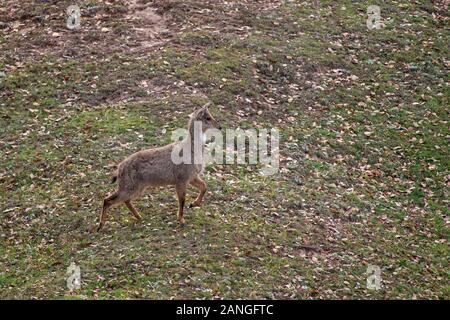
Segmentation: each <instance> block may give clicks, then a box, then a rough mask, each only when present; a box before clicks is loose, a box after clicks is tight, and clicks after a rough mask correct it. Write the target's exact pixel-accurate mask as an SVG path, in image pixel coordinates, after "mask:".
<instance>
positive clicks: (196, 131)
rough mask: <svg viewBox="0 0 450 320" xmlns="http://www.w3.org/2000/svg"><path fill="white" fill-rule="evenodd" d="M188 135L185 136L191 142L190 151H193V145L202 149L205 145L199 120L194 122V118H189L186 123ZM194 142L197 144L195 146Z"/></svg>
mask: <svg viewBox="0 0 450 320" xmlns="http://www.w3.org/2000/svg"><path fill="white" fill-rule="evenodd" d="M188 131H189V136H188V137H187V138H186V139H187V142H188V143H190V144H191V152H195V147H197V148H200V150H203V147H204V146H205V139H204V133H203V130H202V126H201V122H198V123H197V124H196V123H195V120H194V119H190V120H189V124H188ZM196 144H199V145H198V146H196Z"/></svg>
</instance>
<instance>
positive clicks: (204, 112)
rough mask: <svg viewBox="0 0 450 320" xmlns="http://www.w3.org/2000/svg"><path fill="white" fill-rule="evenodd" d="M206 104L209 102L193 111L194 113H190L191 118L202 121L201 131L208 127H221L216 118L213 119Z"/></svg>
mask: <svg viewBox="0 0 450 320" xmlns="http://www.w3.org/2000/svg"><path fill="white" fill-rule="evenodd" d="M208 106H209V103H207V104H205V105H204V106H203V107H201V108H199V109H197V110H196V111H194V113H193V114H192V115H191V118H192V120H194V121H200V122H201V123H202V131H203V132H205V131H206V130H208V129H219V130H221V129H222V127H221V126H220V124H219V122H218V121H217V120H216V119H214V117H213V116H212V115H211V112H209V109H208Z"/></svg>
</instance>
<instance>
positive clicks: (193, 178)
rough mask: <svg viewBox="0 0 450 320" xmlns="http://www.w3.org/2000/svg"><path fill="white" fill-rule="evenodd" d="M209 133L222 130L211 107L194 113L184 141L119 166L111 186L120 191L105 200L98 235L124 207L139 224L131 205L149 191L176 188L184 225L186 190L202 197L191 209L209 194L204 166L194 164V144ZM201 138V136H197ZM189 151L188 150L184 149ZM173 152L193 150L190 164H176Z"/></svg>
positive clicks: (138, 155)
mask: <svg viewBox="0 0 450 320" xmlns="http://www.w3.org/2000/svg"><path fill="white" fill-rule="evenodd" d="M195 123H201V130H200V131H199V132H197V131H198V130H194V124H195ZM208 129H219V130H220V129H221V127H220V125H219V123H218V122H217V121H216V119H214V118H213V116H212V115H211V113H210V112H209V110H208V104H207V105H205V106H203V107H201V108H199V109H197V110H195V111H194V112H193V113H192V114H191V115H190V119H189V123H188V131H189V134H188V135H187V137H185V138H184V139H183V140H181V141H178V142H174V143H171V144H169V145H166V146H163V147H159V148H154V149H146V150H142V151H139V152H136V153H134V154H132V155H131V156H129V157H128V158H126V159H125V160H123V161H122V162H121V163H119V165H118V167H117V170H116V171H115V173H114V175H113V179H112V182H113V183H114V182H116V181H117V183H118V188H117V190H116V191H114V192H113V193H112V194H111V195H109V196H108V197H106V198H105V199H104V200H103V208H102V212H101V215H100V221H99V224H98V227H97V231H100V230H101V229H102V228H103V226H104V225H105V222H106V219H107V214H108V210H109V209H110V208H111V207H112V206H115V205H118V204H120V203H125V205H126V206H127V208H128V210H130V212H131V214H132V215H133V216H134V217H136V218H137V219H138V220H140V219H141V216H140V215H139V213H138V211H137V210H136V208H135V207H134V206H133V205H132V204H131V201H132V200H134V199H136V198H138V197H139V196H140V195H141V194H142V193H143V191H144V190H145V189H146V188H147V187H157V186H168V185H174V186H175V189H176V193H177V197H178V221H179V222H180V223H181V224H184V218H183V210H184V205H185V198H186V188H187V186H188V185H189V184H191V185H193V186H194V187H196V188H198V189H199V191H200V193H199V195H198V197H197V198H196V199H195V201H194V202H193V203H192V204H191V205H190V206H189V207H196V206H200V205H201V203H202V200H203V196H204V195H205V192H206V184H205V182H204V181H203V180H202V179H201V178H200V174H201V172H202V171H203V167H204V164H203V163H200V164H198V163H196V162H194V161H193V159H194V158H195V157H194V156H195V155H194V153H195V152H196V150H198V148H197V147H196V146H195V144H194V142H196V143H198V142H200V143H201V149H200V150H201V151H200V152H203V144H204V142H205V140H204V134H205V131H206V130H208ZM195 135H200V136H197V137H196V136H195ZM184 147H187V148H184ZM174 148H178V149H181V150H190V152H191V157H190V159H191V160H192V161H190V162H189V163H180V164H176V163H174V161H173V160H172V152H173V150H174Z"/></svg>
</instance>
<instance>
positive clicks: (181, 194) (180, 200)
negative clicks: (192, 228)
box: [175, 183, 186, 224]
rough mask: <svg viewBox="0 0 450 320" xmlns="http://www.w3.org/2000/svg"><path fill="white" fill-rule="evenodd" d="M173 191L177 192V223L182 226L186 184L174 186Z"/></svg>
mask: <svg viewBox="0 0 450 320" xmlns="http://www.w3.org/2000/svg"><path fill="white" fill-rule="evenodd" d="M175 189H176V191H177V197H178V221H179V222H180V224H184V218H183V213H184V212H183V209H184V204H185V202H186V184H184V183H180V184H177V185H176V186H175Z"/></svg>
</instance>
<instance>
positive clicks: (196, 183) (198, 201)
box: [189, 176, 206, 208]
mask: <svg viewBox="0 0 450 320" xmlns="http://www.w3.org/2000/svg"><path fill="white" fill-rule="evenodd" d="M191 184H192V185H193V186H194V187H196V188H197V189H199V190H200V193H199V195H198V196H197V199H195V201H194V202H193V203H191V204H190V205H189V208H192V207H200V206H201V205H202V200H203V196H204V195H205V193H206V183H205V181H203V180H202V179H200V177H198V176H197V177H196V178H195V179H194V180H192V181H191Z"/></svg>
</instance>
